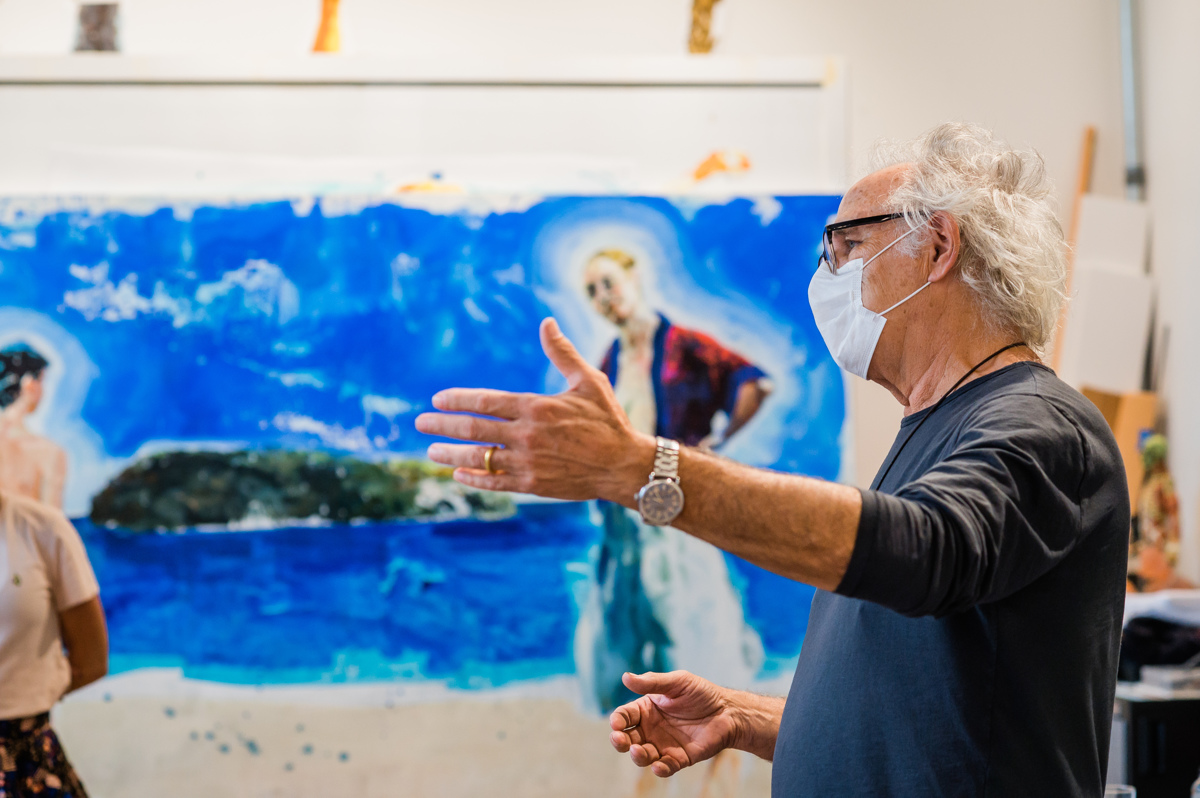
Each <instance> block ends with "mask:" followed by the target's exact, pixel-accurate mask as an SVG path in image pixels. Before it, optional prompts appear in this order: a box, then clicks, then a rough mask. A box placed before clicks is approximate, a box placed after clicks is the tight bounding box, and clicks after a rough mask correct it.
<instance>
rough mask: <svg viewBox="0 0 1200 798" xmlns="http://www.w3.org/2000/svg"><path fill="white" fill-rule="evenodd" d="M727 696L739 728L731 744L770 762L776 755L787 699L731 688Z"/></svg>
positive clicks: (735, 726)
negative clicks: (784, 704)
mask: <svg viewBox="0 0 1200 798" xmlns="http://www.w3.org/2000/svg"><path fill="white" fill-rule="evenodd" d="M725 700H726V704H727V706H728V711H729V713H730V718H731V719H732V720H733V726H734V729H735V732H734V738H733V740H732V742H731V744H730V748H736V749H737V750H739V751H746V752H748V753H751V754H754V755H755V756H757V757H759V758H760V759H765V760H767V761H768V762H770V761H771V760H772V759H774V757H775V740H776V738H777V737H778V736H779V723H780V721H781V720H782V718H783V699H782V698H777V697H774V696H763V695H758V694H757V693H748V692H744V691H741V690H728V691H727V695H726V697H725Z"/></svg>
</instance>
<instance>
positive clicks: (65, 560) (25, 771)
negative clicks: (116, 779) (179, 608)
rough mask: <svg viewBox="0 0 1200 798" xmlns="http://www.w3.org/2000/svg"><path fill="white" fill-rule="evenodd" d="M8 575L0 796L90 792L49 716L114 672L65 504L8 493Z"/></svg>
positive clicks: (3, 549) (1, 522) (3, 591)
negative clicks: (58, 505) (75, 694)
mask: <svg viewBox="0 0 1200 798" xmlns="http://www.w3.org/2000/svg"><path fill="white" fill-rule="evenodd" d="M0 580H2V581H0V798H25V796H39V798H86V796H87V792H86V791H85V790H84V789H83V785H82V784H80V782H79V778H78V777H77V776H76V775H75V771H74V770H73V769H72V768H71V764H70V762H68V761H67V758H66V756H65V755H64V754H63V751H62V747H61V746H60V745H59V742H58V738H57V736H55V734H54V731H53V729H51V728H50V714H49V713H50V708H51V707H52V706H54V704H55V703H57V702H58V700H59V699H60V698H62V696H63V695H65V694H66V693H69V692H71V691H72V690H77V689H78V688H80V687H83V686H84V685H86V684H91V683H92V682H94V681H96V680H97V679H99V678H100V677H102V676H104V674H105V673H107V672H108V631H107V629H106V628H105V624H104V610H103V608H102V607H101V606H100V596H99V593H100V589H99V586H98V585H97V584H96V577H95V574H93V573H92V566H91V563H89V562H88V557H87V552H86V551H84V548H83V542H82V541H81V540H80V539H79V533H77V532H76V531H75V528H74V527H73V526H71V522H70V521H68V520H67V519H66V517H65V516H64V515H63V514H62V513H61V512H59V511H58V510H56V509H54V508H52V507H48V506H47V505H44V504H40V503H38V502H35V501H33V500H31V499H28V498H26V497H24V496H17V495H15V494H12V493H6V492H0ZM64 649H65V652H64Z"/></svg>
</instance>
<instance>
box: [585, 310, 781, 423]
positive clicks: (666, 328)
mask: <svg viewBox="0 0 1200 798" xmlns="http://www.w3.org/2000/svg"><path fill="white" fill-rule="evenodd" d="M659 318H660V323H659V325H658V332H657V333H655V335H654V365H653V366H652V367H651V371H650V376H651V378H652V381H653V383H654V406H655V408H656V411H657V414H658V424H657V427H658V428H657V430H656V431H655V434H657V435H661V436H663V437H664V438H670V439H672V440H676V441H679V442H680V443H682V444H684V445H687V446H695V445H696V444H697V443H699V442H700V441H702V440H703V439H704V438H705V437H706V436H707V435H708V434H709V433H710V432H712V419H713V416H714V415H715V414H716V412H717V411H718V410H724V411H725V412H726V413H729V414H732V413H733V406H734V403H735V402H736V401H737V394H738V389H739V388H741V387H742V385H744V384H745V383H747V382H749V381H751V380H757V379H761V378H762V377H765V376H766V373H765V372H764V371H763V370H762V369H760V368H758V366H755V365H754V364H752V363H751V362H750V361H748V360H746V359H745V358H744V357H742V356H741V355H739V354H737V353H736V352H731V351H729V350H728V349H726V348H725V347H723V346H721V345H720V344H719V343H717V342H716V341H714V340H713V339H712V338H710V337H709V336H707V335H705V334H704V333H700V332H696V331H695V330H688V329H685V328H683V327H676V326H675V325H673V324H671V322H669V321H667V318H666V317H665V316H661V315H660V317H659ZM620 352H621V341H620V339H618V340H616V341H613V345H612V348H611V349H609V351H608V354H606V355H605V356H604V360H603V362H601V364H600V370H601V371H603V372H604V373H605V374H607V375H608V379H609V382H611V383H612V384H613V385H616V384H617V364H618V363H619V362H620V359H619V357H618V355H620Z"/></svg>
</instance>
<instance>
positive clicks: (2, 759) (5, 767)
mask: <svg viewBox="0 0 1200 798" xmlns="http://www.w3.org/2000/svg"><path fill="white" fill-rule="evenodd" d="M26 796H37V798H87V790H85V789H83V785H82V784H81V783H80V782H79V777H78V776H76V775H75V770H74V769H73V768H72V767H71V763H70V762H68V761H67V755H66V754H65V753H63V750H62V746H61V745H60V744H59V742H58V736H57V735H56V734H55V733H54V730H53V729H51V728H50V714H49V713H46V712H43V713H42V714H41V715H34V716H33V717H30V718H13V719H12V720H0V798H26Z"/></svg>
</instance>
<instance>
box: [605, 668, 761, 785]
mask: <svg viewBox="0 0 1200 798" xmlns="http://www.w3.org/2000/svg"><path fill="white" fill-rule="evenodd" d="M622 681H623V682H624V683H625V686H626V687H628V688H629V689H630V690H633V691H634V692H636V693H641V694H642V697H641V698H639V699H637V700H636V701H632V702H630V703H628V704H625V705H624V706H622V707H618V708H617V710H616V711H615V712H613V714H612V717H611V718H610V723H611V726H612V729H613V731H612V734H611V735H610V736H609V739H610V740H611V742H612V745H613V747H614V748H616V749H617V750H618V751H620V752H622V753H625V752H628V753H629V756H630V758H631V759H632V760H633V763H634V764H635V765H637V766H638V767H649V768H650V770H651V771H652V772H653V773H654V775H656V776H661V777H663V778H665V777H667V776H671V775H674V774H675V773H678V772H679V771H680V770H682V769H683V768H686V767H689V766H691V765H695V764H696V763H697V762H703V761H704V760H706V759H710V758H712V757H713V756H715V755H716V754H718V753H719V752H721V751H722V750H724V749H726V748H729V747H730V746H732V745H733V743H734V740H735V738H736V735H737V723H736V720H735V717H734V715H733V713H732V712H730V709H729V705H728V702H727V701H726V700H725V693H726V692H727V691H725V690H724V689H723V688H720V687H717V686H716V685H714V684H713V683H712V682H709V681H705V680H704V679H701V678H700V677H699V676H696V675H694V674H691V673H688V672H687V671H672V672H671V673H645V674H642V675H640V676H638V675H635V674H632V673H627V674H625V676H624V678H623V679H622Z"/></svg>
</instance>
